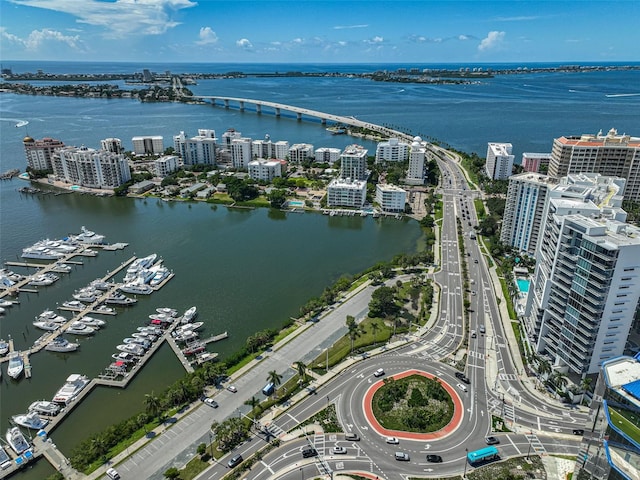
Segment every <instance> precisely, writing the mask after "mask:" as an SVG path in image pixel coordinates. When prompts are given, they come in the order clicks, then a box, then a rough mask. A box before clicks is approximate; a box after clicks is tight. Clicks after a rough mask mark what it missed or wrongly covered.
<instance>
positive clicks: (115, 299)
mask: <svg viewBox="0 0 640 480" xmlns="http://www.w3.org/2000/svg"><path fill="white" fill-rule="evenodd" d="M137 301H138V300H136V299H135V298H131V297H127V296H126V295H123V294H121V293H114V294H113V295H110V296H108V297H107V299H106V300H105V301H104V302H105V303H109V304H112V305H133V304H134V303H136V302H137Z"/></svg>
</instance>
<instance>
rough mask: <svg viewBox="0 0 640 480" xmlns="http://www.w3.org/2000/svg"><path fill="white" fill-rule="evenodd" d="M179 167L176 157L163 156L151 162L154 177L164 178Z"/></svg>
mask: <svg viewBox="0 0 640 480" xmlns="http://www.w3.org/2000/svg"><path fill="white" fill-rule="evenodd" d="M179 166H180V164H179V162H178V157H177V156H176V155H164V156H162V157H160V158H158V159H156V160H154V161H153V172H154V175H155V176H156V177H162V178H164V177H166V176H167V175H170V174H172V173H173V172H175V171H176V170H177V169H178V167H179Z"/></svg>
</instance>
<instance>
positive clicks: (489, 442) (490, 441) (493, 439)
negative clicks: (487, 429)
mask: <svg viewBox="0 0 640 480" xmlns="http://www.w3.org/2000/svg"><path fill="white" fill-rule="evenodd" d="M484 441H485V442H487V445H497V444H498V443H500V440H498V439H497V438H496V437H486V438H485V439H484Z"/></svg>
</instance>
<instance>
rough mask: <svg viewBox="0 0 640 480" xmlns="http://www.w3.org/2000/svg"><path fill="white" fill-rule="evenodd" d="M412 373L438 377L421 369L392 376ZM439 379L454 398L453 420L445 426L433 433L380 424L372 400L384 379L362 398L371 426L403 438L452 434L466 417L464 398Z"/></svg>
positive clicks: (436, 437)
mask: <svg viewBox="0 0 640 480" xmlns="http://www.w3.org/2000/svg"><path fill="white" fill-rule="evenodd" d="M411 375H421V376H423V377H427V378H431V379H434V378H436V376H435V375H432V374H430V373H427V372H423V371H421V370H407V371H405V372H402V373H398V374H396V375H393V376H392V377H391V378H393V379H394V380H398V379H400V378H405V377H409V376H411ZM438 380H439V381H440V385H442V387H443V388H444V389H445V390H446V391H447V393H448V394H449V395H450V396H451V399H452V400H453V417H452V418H451V421H450V422H449V423H448V424H446V425H445V426H444V427H442V428H441V429H440V430H438V431H436V432H431V433H414V432H403V431H400V430H390V429H388V428H384V427H383V426H382V425H380V423H378V420H377V419H376V417H375V415H374V414H373V407H372V400H373V395H374V394H375V393H376V392H377V391H378V390H379V389H380V388H381V387H382V386H383V385H384V380H379V381H377V382H376V383H374V384H373V385H372V386H371V387H370V388H369V390H367V393H365V395H364V398H363V400H362V404H363V405H362V407H363V409H364V414H365V417H367V421H368V422H369V424H370V425H371V427H372V428H373V429H374V430H375V431H376V433H378V434H379V435H382V436H385V437H391V436H392V437H398V438H402V439H404V440H437V439H439V438H444V437H446V436H447V435H450V434H451V433H453V432H454V431H455V430H456V429H457V428H458V427H459V426H460V424H461V423H462V418H463V417H464V407H463V405H462V400H461V399H460V396H459V395H458V392H456V391H455V390H454V388H453V387H452V386H451V385H449V384H448V383H447V382H445V381H444V380H442V379H441V378H439V379H438Z"/></svg>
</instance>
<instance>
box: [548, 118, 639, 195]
mask: <svg viewBox="0 0 640 480" xmlns="http://www.w3.org/2000/svg"><path fill="white" fill-rule="evenodd" d="M578 172H595V173H600V174H602V175H607V176H615V177H622V178H625V179H626V180H627V186H626V187H625V200H632V201H634V202H638V201H640V138H639V137H632V136H630V135H618V132H617V131H616V130H615V129H613V128H612V129H611V130H609V132H608V133H607V134H606V135H603V134H602V132H598V133H597V134H596V135H589V134H584V135H581V136H569V137H560V138H556V139H555V140H554V141H553V149H552V150H551V160H550V162H549V175H551V176H555V177H563V176H565V175H567V174H569V173H578Z"/></svg>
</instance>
